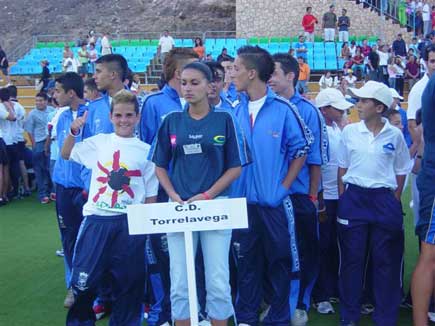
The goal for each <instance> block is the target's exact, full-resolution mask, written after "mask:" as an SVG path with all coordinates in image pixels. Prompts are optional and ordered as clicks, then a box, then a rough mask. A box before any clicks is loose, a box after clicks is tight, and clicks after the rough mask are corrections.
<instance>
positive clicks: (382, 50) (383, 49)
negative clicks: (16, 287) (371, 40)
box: [376, 45, 390, 85]
mask: <svg viewBox="0 0 435 326" xmlns="http://www.w3.org/2000/svg"><path fill="white" fill-rule="evenodd" d="M376 53H377V54H378V55H379V66H380V67H381V69H382V76H383V83H384V84H386V85H389V84H388V69H387V67H388V58H389V56H390V55H389V53H388V47H387V46H386V45H381V46H379V47H378V50H377V51H376Z"/></svg>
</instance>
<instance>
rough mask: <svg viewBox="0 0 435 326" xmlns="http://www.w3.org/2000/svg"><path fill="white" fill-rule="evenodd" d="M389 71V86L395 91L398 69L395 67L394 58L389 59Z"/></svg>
mask: <svg viewBox="0 0 435 326" xmlns="http://www.w3.org/2000/svg"><path fill="white" fill-rule="evenodd" d="M387 71H388V85H389V86H390V87H391V88H394V89H395V87H396V68H395V67H394V58H393V57H391V58H389V59H388V66H387Z"/></svg>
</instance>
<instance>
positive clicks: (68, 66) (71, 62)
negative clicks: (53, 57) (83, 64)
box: [62, 51, 78, 73]
mask: <svg viewBox="0 0 435 326" xmlns="http://www.w3.org/2000/svg"><path fill="white" fill-rule="evenodd" d="M62 66H63V69H64V71H65V72H75V73H77V72H78V66H77V60H76V59H75V58H74V53H73V52H72V51H71V52H70V53H69V57H68V58H64V59H63V63H62Z"/></svg>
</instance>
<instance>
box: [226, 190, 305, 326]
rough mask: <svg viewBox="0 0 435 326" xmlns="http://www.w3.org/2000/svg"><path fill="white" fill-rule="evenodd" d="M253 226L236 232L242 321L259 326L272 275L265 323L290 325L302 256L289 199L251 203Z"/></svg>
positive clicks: (238, 308)
mask: <svg viewBox="0 0 435 326" xmlns="http://www.w3.org/2000/svg"><path fill="white" fill-rule="evenodd" d="M248 222H249V228H248V229H242V230H235V231H234V240H235V244H234V247H235V248H236V252H237V272H238V282H237V286H238V294H237V298H236V317H237V321H238V323H246V324H249V325H251V326H257V325H258V309H259V307H260V303H261V300H262V299H263V296H264V292H263V280H264V279H265V275H267V276H268V278H269V281H270V284H271V290H272V291H273V294H272V295H270V306H271V307H270V311H269V313H268V315H267V316H266V318H265V320H264V322H263V325H268V326H272V325H273V326H284V325H285V326H287V325H288V323H289V320H290V314H291V312H292V311H293V310H294V309H295V306H296V300H295V301H293V302H292V301H291V300H290V299H291V298H294V297H295V295H293V296H292V295H291V293H290V292H295V293H296V297H297V293H298V290H299V289H298V286H299V282H298V278H299V273H298V272H299V260H298V259H299V258H298V254H297V245H296V238H295V225H294V216H293V207H292V204H291V201H290V199H289V198H287V199H285V200H284V202H283V204H282V205H281V206H278V207H276V208H272V207H262V206H259V205H248Z"/></svg>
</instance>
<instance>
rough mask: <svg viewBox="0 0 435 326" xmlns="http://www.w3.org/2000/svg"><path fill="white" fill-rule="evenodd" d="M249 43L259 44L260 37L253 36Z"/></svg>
mask: <svg viewBox="0 0 435 326" xmlns="http://www.w3.org/2000/svg"><path fill="white" fill-rule="evenodd" d="M248 43H249V44H252V45H256V44H258V37H251V38H250V39H249V41H248Z"/></svg>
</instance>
